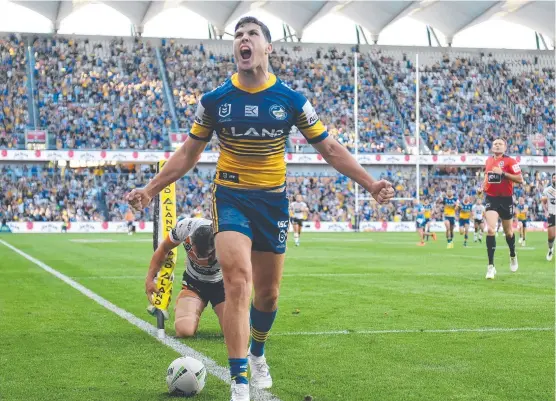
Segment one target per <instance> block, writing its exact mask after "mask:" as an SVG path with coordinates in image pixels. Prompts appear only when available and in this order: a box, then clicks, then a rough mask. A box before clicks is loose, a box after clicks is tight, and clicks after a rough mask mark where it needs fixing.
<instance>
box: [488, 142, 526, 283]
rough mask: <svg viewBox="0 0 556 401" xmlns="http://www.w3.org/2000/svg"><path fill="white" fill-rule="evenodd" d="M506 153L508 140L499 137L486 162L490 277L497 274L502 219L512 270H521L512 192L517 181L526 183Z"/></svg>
mask: <svg viewBox="0 0 556 401" xmlns="http://www.w3.org/2000/svg"><path fill="white" fill-rule="evenodd" d="M504 152H506V141H505V140H503V139H501V138H498V139H495V140H494V142H493V143H492V153H493V156H490V157H489V158H488V159H487V161H486V165H485V180H484V182H483V189H484V192H485V194H486V200H485V208H486V213H485V216H486V222H487V230H488V232H487V238H486V246H487V254H488V267H487V274H486V278H487V279H493V278H494V276H495V275H496V268H495V267H494V252H495V250H496V237H495V234H496V231H495V227H496V222H497V221H498V218H499V217H500V219H502V227H503V228H504V234H505V235H506V243H507V244H508V247H509V248H510V270H511V271H512V272H516V271H517V269H518V263H517V255H516V253H515V235H514V232H513V228H512V220H513V208H514V201H513V193H514V183H517V184H521V183H523V176H522V175H521V168H520V167H519V164H518V163H517V161H516V160H515V159H513V158H511V157H509V156H506V155H505V154H504Z"/></svg>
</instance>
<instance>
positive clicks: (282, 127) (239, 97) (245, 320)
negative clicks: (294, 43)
mask: <svg viewBox="0 0 556 401" xmlns="http://www.w3.org/2000/svg"><path fill="white" fill-rule="evenodd" d="M232 45H233V53H234V59H235V61H236V63H237V69H238V72H237V73H236V74H233V75H232V76H231V77H230V78H228V79H227V80H226V81H225V82H224V83H223V84H222V85H220V86H219V87H218V88H216V89H214V90H213V91H211V92H208V93H205V94H204V95H203V96H202V97H201V99H200V100H199V104H198V105H197V111H196V113H195V122H194V124H193V126H192V128H191V132H190V133H189V138H188V139H187V141H185V142H184V144H183V145H182V147H181V148H179V149H178V150H177V151H176V152H174V154H173V155H172V156H171V157H170V159H169V160H168V162H167V163H166V165H165V166H164V168H163V169H162V170H161V171H160V173H158V174H157V175H156V176H155V177H154V178H153V179H152V180H151V181H150V182H149V183H148V184H147V186H146V187H145V188H138V189H134V190H132V191H131V192H130V193H129V194H128V195H127V196H126V198H127V200H128V202H129V203H130V204H131V205H132V206H133V207H135V208H145V207H146V206H147V205H148V204H149V203H150V201H151V199H152V197H153V196H155V195H156V194H157V193H158V192H160V191H161V190H162V189H163V188H165V187H166V186H168V185H169V184H170V183H172V182H175V181H176V180H178V179H179V178H181V177H182V176H183V175H185V174H186V173H187V172H188V171H189V170H191V169H192V168H193V167H194V165H195V163H196V162H197V160H198V158H199V157H200V155H201V154H202V152H203V150H204V148H205V146H206V144H207V142H209V141H210V139H211V136H212V135H213V133H216V135H218V139H219V146H220V153H219V157H218V161H217V164H216V174H215V178H214V185H213V191H212V195H213V196H212V219H213V228H214V232H215V243H216V254H217V256H218V260H219V262H220V264H221V266H222V274H223V278H224V289H225V292H226V302H225V310H224V318H223V323H222V326H223V332H224V339H225V342H226V347H227V350H228V363H229V366H230V376H231V386H230V390H231V394H232V397H231V401H249V400H250V391H249V384H250V383H249V379H248V373H247V370H248V366H249V367H250V370H251V384H252V385H253V387H256V388H270V387H271V386H272V377H271V375H270V370H269V366H268V363H267V360H266V354H265V344H266V340H267V339H268V336H269V333H270V330H271V328H272V325H273V324H274V320H275V318H276V314H277V310H278V297H279V293H280V282H281V279H282V272H283V267H284V258H285V255H284V254H285V252H286V241H287V231H288V224H289V212H288V209H289V204H288V198H287V194H286V191H285V184H286V163H285V160H284V155H285V146H286V140H287V138H288V135H289V132H290V130H291V129H292V127H293V126H296V127H297V128H298V129H299V130H300V131H301V133H302V134H303V135H304V136H305V138H307V140H308V142H309V143H310V144H311V145H312V146H313V147H315V149H316V150H317V151H318V152H319V153H320V154H321V155H322V157H323V158H324V160H325V161H326V162H327V163H328V164H330V165H331V166H332V167H333V168H335V169H336V170H337V171H338V172H340V173H342V174H344V175H345V176H347V177H349V178H351V179H353V180H354V181H355V182H357V183H358V184H359V185H361V186H362V187H363V188H364V189H365V190H367V191H368V192H369V193H370V194H371V196H372V197H373V198H374V199H376V200H377V201H378V202H379V203H380V204H386V203H388V202H389V201H390V199H392V197H393V196H394V189H393V187H392V184H391V183H389V182H388V181H385V180H375V179H374V178H373V177H372V176H370V175H369V174H368V173H367V171H366V170H365V169H364V168H363V167H361V165H359V163H357V161H356V160H355V159H354V158H353V156H352V155H351V154H350V153H349V151H348V150H347V149H346V148H345V147H343V146H342V145H341V144H340V143H339V142H338V141H336V140H335V139H334V138H333V137H332V136H329V135H328V132H327V131H326V128H325V127H324V125H323V124H322V122H321V120H320V119H319V117H318V115H317V113H316V111H315V109H314V108H313V106H312V105H311V103H310V102H309V101H308V100H307V99H306V98H305V97H304V96H303V95H302V94H300V93H297V92H295V91H294V90H292V89H290V88H289V87H288V86H287V85H285V84H284V83H282V81H281V80H280V79H278V78H277V77H276V76H275V75H274V74H272V73H270V72H269V70H268V67H269V55H270V54H271V53H272V44H271V37H270V31H269V30H268V27H267V26H266V25H265V24H263V23H262V22H260V21H259V20H258V19H256V18H254V17H243V18H241V19H240V20H239V21H238V23H237V24H236V26H235V30H234V40H233V44H232ZM253 290H254V296H253V300H252V302H251V294H252V291H253ZM250 332H251V344H250V345H248V344H249V333H250Z"/></svg>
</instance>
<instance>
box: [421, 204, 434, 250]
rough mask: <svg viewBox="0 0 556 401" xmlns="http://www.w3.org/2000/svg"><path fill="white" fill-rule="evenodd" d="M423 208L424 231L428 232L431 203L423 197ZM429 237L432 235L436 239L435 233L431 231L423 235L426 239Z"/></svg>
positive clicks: (429, 229) (429, 228)
mask: <svg viewBox="0 0 556 401" xmlns="http://www.w3.org/2000/svg"><path fill="white" fill-rule="evenodd" d="M423 209H424V213H425V233H430V232H431V218H432V209H433V205H432V204H431V203H430V201H429V198H425V199H424V200H423ZM430 237H432V238H433V239H434V240H435V241H436V233H432V234H429V235H426V236H425V238H426V239H427V241H428V240H429V239H430Z"/></svg>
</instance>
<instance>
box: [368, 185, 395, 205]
mask: <svg viewBox="0 0 556 401" xmlns="http://www.w3.org/2000/svg"><path fill="white" fill-rule="evenodd" d="M370 192H371V195H372V196H373V198H375V199H376V201H377V202H378V203H380V204H385V203H388V202H390V199H392V198H393V197H394V188H392V184H391V183H390V182H388V181H386V180H380V181H376V182H373V184H372V185H371V191H370Z"/></svg>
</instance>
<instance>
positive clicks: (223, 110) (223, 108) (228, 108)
mask: <svg viewBox="0 0 556 401" xmlns="http://www.w3.org/2000/svg"><path fill="white" fill-rule="evenodd" d="M231 112H232V105H231V104H230V103H224V104H221V105H220V107H219V108H218V115H219V116H220V117H228V116H229V115H230V113H231Z"/></svg>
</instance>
